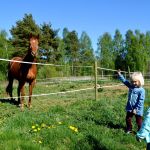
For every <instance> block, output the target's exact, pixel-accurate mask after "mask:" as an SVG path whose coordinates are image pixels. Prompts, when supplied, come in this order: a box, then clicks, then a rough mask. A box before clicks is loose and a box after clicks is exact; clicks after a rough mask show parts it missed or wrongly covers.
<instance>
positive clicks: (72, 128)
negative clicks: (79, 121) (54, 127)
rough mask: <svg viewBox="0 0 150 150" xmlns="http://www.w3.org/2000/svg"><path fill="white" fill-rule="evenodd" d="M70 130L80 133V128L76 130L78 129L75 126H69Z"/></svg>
mask: <svg viewBox="0 0 150 150" xmlns="http://www.w3.org/2000/svg"><path fill="white" fill-rule="evenodd" d="M69 128H70V129H71V130H73V131H74V132H78V128H76V127H74V126H69Z"/></svg>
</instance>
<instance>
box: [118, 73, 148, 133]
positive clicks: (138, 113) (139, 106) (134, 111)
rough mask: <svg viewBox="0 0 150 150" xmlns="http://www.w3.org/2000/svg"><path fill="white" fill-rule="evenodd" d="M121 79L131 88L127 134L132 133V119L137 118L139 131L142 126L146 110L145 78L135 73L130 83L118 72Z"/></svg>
mask: <svg viewBox="0 0 150 150" xmlns="http://www.w3.org/2000/svg"><path fill="white" fill-rule="evenodd" d="M118 77H119V79H120V80H121V81H122V82H123V83H124V84H125V85H126V86H127V87H128V88H129V92H128V101H127V105H126V112H127V114H126V126H127V127H126V133H128V134H129V133H131V132H132V117H133V116H135V118H136V124H137V126H138V130H139V129H140V128H141V125H142V116H143V110H144V100H145V90H144V88H143V87H142V86H143V85H144V78H143V76H142V74H141V72H134V73H133V74H132V75H131V77H130V78H131V81H130V82H129V81H128V80H126V79H125V78H124V76H123V75H122V74H121V71H120V70H118Z"/></svg>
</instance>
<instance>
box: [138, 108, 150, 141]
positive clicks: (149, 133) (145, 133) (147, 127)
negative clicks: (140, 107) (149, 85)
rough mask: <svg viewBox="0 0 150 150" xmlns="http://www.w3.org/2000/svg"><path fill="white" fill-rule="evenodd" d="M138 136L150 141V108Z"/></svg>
mask: <svg viewBox="0 0 150 150" xmlns="http://www.w3.org/2000/svg"><path fill="white" fill-rule="evenodd" d="M136 136H137V137H139V138H140V139H145V140H146V142H147V143H150V108H149V109H148V110H147V112H146V115H145V117H144V121H143V122H142V127H141V128H140V130H139V131H138V132H137V134H136Z"/></svg>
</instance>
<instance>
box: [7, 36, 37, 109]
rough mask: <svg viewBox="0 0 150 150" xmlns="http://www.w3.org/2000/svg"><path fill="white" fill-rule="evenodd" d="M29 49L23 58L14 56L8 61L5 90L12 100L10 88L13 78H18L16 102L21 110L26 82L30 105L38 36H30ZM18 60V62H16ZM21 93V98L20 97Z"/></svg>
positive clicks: (34, 76)
mask: <svg viewBox="0 0 150 150" xmlns="http://www.w3.org/2000/svg"><path fill="white" fill-rule="evenodd" d="M29 43H30V45H29V49H28V53H27V54H26V55H25V57H24V58H21V57H14V58H12V61H11V62H10V63H9V67H8V69H9V70H8V81H9V83H8V85H7V88H6V92H7V93H8V94H9V95H10V97H11V100H13V96H12V90H13V88H12V87H13V80H14V79H16V80H18V84H19V85H18V90H17V91H18V104H19V105H20V107H21V110H23V107H24V96H25V93H24V85H25V83H26V82H28V83H29V101H28V107H29V108H30V107H31V96H32V89H33V87H34V84H35V79H36V74H37V67H36V64H34V62H36V55H37V50H38V44H39V36H30V39H29ZM17 61H19V62H17ZM20 61H23V62H31V63H21V62H20ZM20 93H21V98H20Z"/></svg>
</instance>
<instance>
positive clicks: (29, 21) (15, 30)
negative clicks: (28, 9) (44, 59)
mask: <svg viewBox="0 0 150 150" xmlns="http://www.w3.org/2000/svg"><path fill="white" fill-rule="evenodd" d="M10 32H11V35H12V38H11V39H10V40H11V42H12V44H13V46H14V47H15V50H14V53H13V56H24V53H26V51H27V50H28V46H29V36H30V35H31V34H32V35H38V34H40V28H39V26H38V25H36V23H35V21H34V20H33V17H32V15H31V14H29V15H28V14H25V16H24V18H23V19H22V20H19V21H17V22H16V26H12V28H11V30H10Z"/></svg>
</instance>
